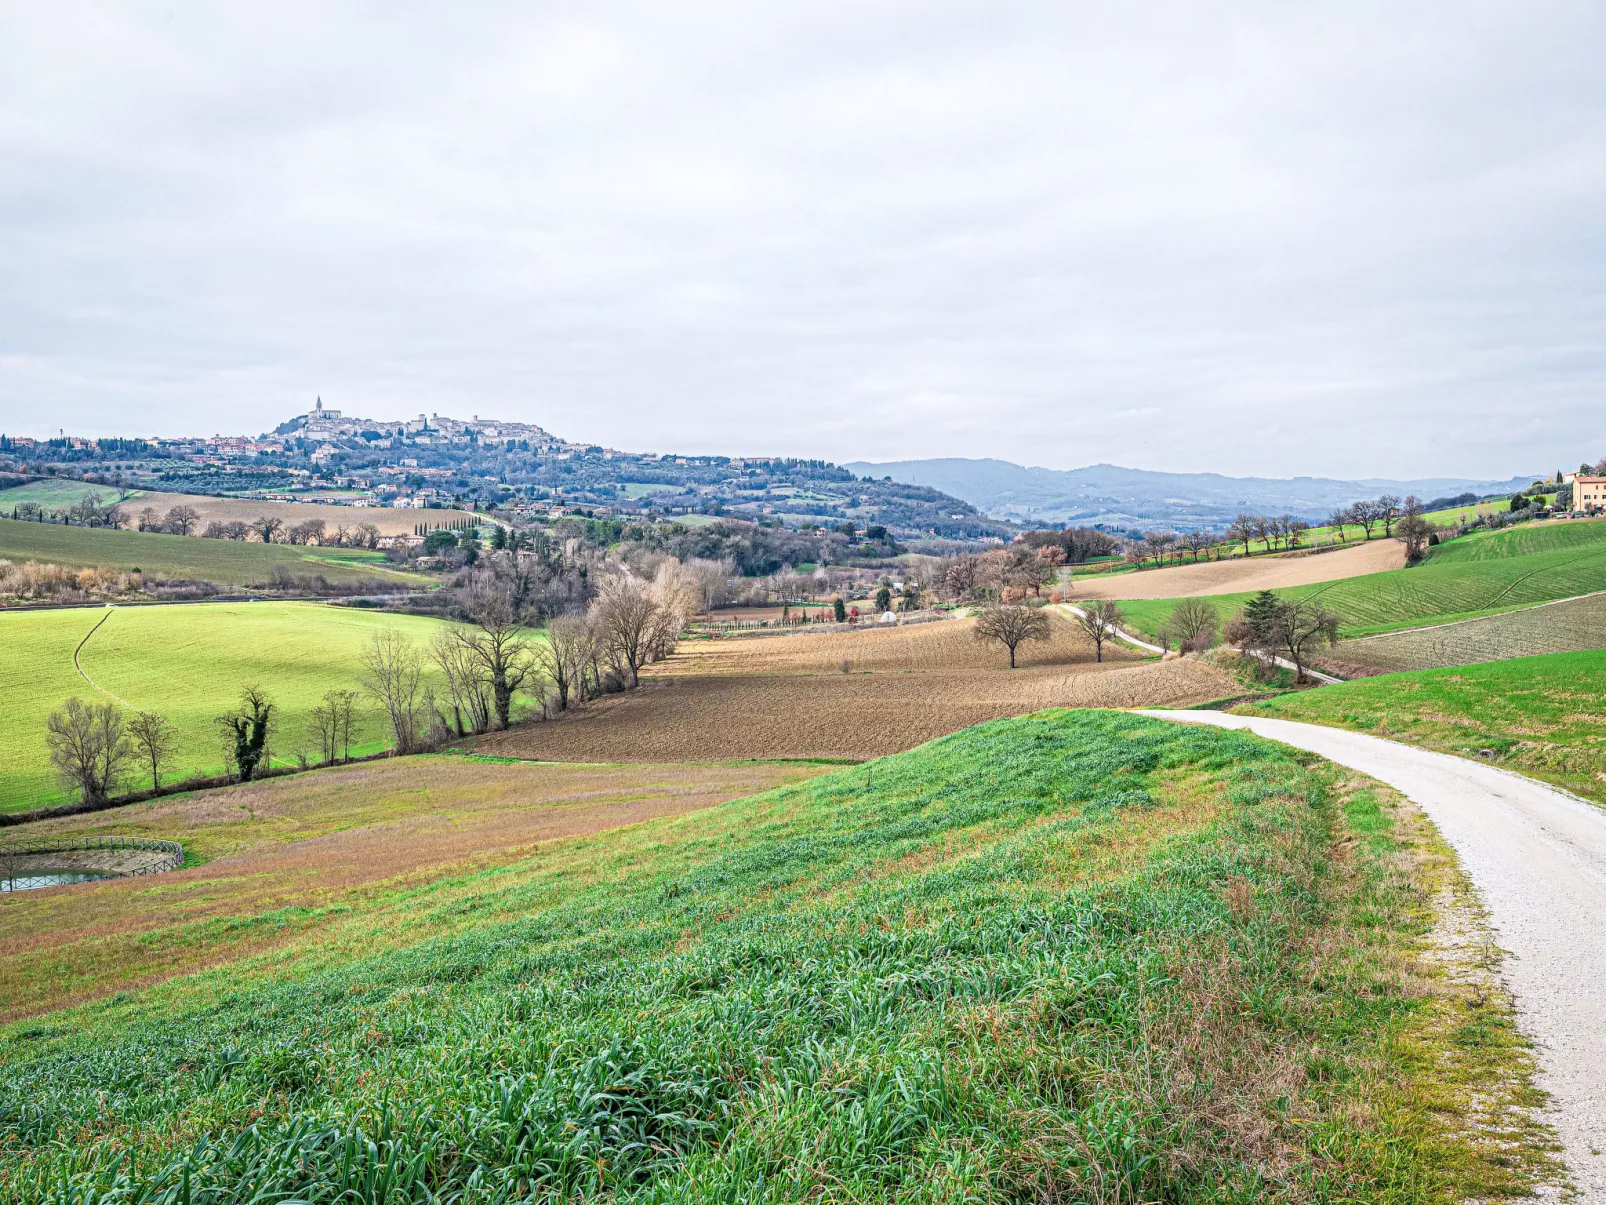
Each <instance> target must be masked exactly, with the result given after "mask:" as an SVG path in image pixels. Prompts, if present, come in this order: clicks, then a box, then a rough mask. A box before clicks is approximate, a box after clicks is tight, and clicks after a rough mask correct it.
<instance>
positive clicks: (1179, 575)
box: [1069, 540, 1405, 599]
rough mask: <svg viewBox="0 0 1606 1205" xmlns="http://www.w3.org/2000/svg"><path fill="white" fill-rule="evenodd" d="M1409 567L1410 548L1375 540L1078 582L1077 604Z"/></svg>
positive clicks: (1308, 582) (1285, 584)
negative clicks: (1325, 549)
mask: <svg viewBox="0 0 1606 1205" xmlns="http://www.w3.org/2000/svg"><path fill="white" fill-rule="evenodd" d="M1404 567H1405V545H1403V544H1401V543H1400V542H1399V541H1398V540H1372V541H1369V542H1366V543H1362V544H1356V545H1353V546H1351V547H1349V548H1340V549H1339V550H1338V551H1336V552H1322V553H1291V554H1284V555H1282V556H1271V557H1250V558H1247V559H1239V560H1233V561H1201V562H1200V563H1199V564H1197V565H1173V566H1171V567H1170V568H1167V569H1145V570H1141V571H1139V572H1137V573H1118V574H1113V575H1111V576H1108V577H1092V576H1090V577H1075V576H1074V575H1073V577H1072V581H1071V585H1070V587H1069V593H1070V596H1071V597H1072V598H1114V599H1139V598H1196V597H1204V596H1208V595H1212V594H1238V593H1241V592H1243V591H1247V590H1286V589H1287V588H1289V587H1290V586H1312V585H1316V584H1318V583H1320V582H1336V581H1339V580H1341V579H1343V578H1346V577H1360V576H1361V575H1362V574H1366V573H1383V572H1385V571H1387V570H1389V569H1403V568H1404Z"/></svg>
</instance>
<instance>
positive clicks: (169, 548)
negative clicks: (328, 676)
mask: <svg viewBox="0 0 1606 1205" xmlns="http://www.w3.org/2000/svg"><path fill="white" fill-rule="evenodd" d="M24 488H26V487H24ZM10 492H11V491H7V493H10ZM5 496H6V494H0V500H3V499H4V498H5ZM353 513H354V514H358V515H360V514H361V512H360V511H357V512H353ZM0 559H4V560H8V561H12V562H14V563H16V564H21V563H23V562H24V561H46V562H49V563H50V564H53V565H66V566H67V567H69V568H72V569H86V568H87V569H93V568H101V567H105V568H110V569H122V570H129V569H139V570H141V571H142V572H144V573H146V574H148V575H150V576H152V577H161V578H169V579H180V580H184V581H206V582H211V583H213V584H214V585H218V586H251V585H260V584H261V583H263V582H266V581H269V580H270V579H271V578H272V576H273V571H274V569H275V568H277V567H279V566H283V567H284V568H285V569H288V570H289V571H290V572H291V573H292V574H293V575H295V576H297V577H314V576H317V575H319V574H321V575H322V576H323V577H324V578H325V579H326V580H327V581H329V582H331V583H333V584H335V585H350V584H352V583H357V584H361V583H363V582H372V583H374V584H375V585H376V586H385V585H389V586H392V587H394V584H395V583H397V582H402V583H405V584H407V585H411V586H414V587H416V588H418V589H421V590H422V589H428V588H429V587H430V586H431V585H433V584H434V583H433V582H432V580H431V579H430V578H428V577H425V576H424V575H423V574H419V573H408V572H405V571H403V570H398V569H392V568H390V567H389V565H388V564H387V562H386V561H385V557H384V554H383V553H381V552H370V551H368V550H366V549H359V548H319V547H304V546H301V545H291V544H247V543H243V542H241V541H238V540H203V539H201V538H199V537H197V536H168V535H161V534H159V533H157V532H150V531H120V530H114V529H111V528H106V527H69V526H67V525H65V524H62V523H28V522H22V521H18V520H14V519H0Z"/></svg>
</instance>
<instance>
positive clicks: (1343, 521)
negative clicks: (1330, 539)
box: [1327, 506, 1355, 544]
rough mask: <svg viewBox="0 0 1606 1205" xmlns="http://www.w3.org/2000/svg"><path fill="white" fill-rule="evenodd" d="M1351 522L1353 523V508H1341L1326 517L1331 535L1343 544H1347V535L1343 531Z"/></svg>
mask: <svg viewBox="0 0 1606 1205" xmlns="http://www.w3.org/2000/svg"><path fill="white" fill-rule="evenodd" d="M1353 522H1355V508H1354V507H1352V506H1341V507H1339V508H1338V509H1337V510H1335V511H1334V512H1333V513H1332V514H1330V515H1328V516H1327V526H1329V527H1331V528H1332V529H1333V534H1334V535H1336V536H1337V537H1338V538H1339V540H1340V541H1341V542H1342V543H1345V544H1348V543H1349V533H1348V532H1347V531H1345V530H1344V529H1345V528H1346V527H1348V526H1349V525H1350V524H1351V523H1353Z"/></svg>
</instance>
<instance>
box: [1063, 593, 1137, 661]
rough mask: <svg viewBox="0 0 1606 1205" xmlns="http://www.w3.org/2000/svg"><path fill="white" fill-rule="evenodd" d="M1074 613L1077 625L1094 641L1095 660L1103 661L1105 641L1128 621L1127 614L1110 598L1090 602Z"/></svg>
mask: <svg viewBox="0 0 1606 1205" xmlns="http://www.w3.org/2000/svg"><path fill="white" fill-rule="evenodd" d="M1073 614H1074V615H1075V618H1076V626H1077V627H1079V628H1081V629H1082V631H1083V632H1085V633H1087V638H1088V639H1089V640H1091V641H1092V642H1093V660H1095V661H1103V660H1104V642H1105V641H1106V640H1109V639H1110V638H1112V637H1113V636H1114V635H1115V633H1116V630H1117V629H1118V628H1120V626H1121V625H1122V624H1123V623H1125V622H1126V614H1125V613H1124V612H1123V611H1122V610H1121V608H1120V607H1118V606H1116V605H1115V603H1114V602H1112V601H1110V600H1109V599H1105V600H1104V601H1103V602H1089V603H1088V604H1087V605H1086V606H1082V607H1078V608H1077V610H1076V611H1075V612H1074V613H1073Z"/></svg>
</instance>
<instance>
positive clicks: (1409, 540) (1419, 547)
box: [1394, 514, 1433, 565]
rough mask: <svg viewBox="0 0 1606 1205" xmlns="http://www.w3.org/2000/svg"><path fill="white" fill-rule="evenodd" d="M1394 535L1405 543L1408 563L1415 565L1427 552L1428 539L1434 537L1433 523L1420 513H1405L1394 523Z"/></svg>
mask: <svg viewBox="0 0 1606 1205" xmlns="http://www.w3.org/2000/svg"><path fill="white" fill-rule="evenodd" d="M1394 535H1395V538H1397V539H1398V540H1399V541H1400V542H1401V543H1402V544H1404V545H1405V560H1406V563H1407V564H1410V565H1414V564H1416V563H1417V562H1418V561H1420V560H1421V559H1422V558H1423V557H1424V556H1425V555H1426V554H1427V550H1428V541H1429V540H1430V539H1432V537H1433V524H1431V523H1429V522H1428V521H1427V520H1426V519H1424V518H1423V517H1422V516H1421V515H1420V514H1414V515H1404V516H1402V517H1401V518H1400V520H1399V521H1398V522H1397V523H1395V524H1394Z"/></svg>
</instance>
